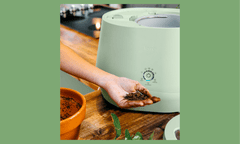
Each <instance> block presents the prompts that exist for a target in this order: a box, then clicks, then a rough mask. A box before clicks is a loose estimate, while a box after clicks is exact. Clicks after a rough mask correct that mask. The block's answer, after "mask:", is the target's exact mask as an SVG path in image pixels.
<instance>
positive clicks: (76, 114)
mask: <svg viewBox="0 0 240 144" xmlns="http://www.w3.org/2000/svg"><path fill="white" fill-rule="evenodd" d="M60 89H65V90H68V91H72V92H75V93H77V94H78V95H79V96H80V97H81V99H82V101H83V103H82V104H81V105H82V107H81V108H80V109H79V110H78V111H77V112H76V113H75V114H74V115H72V116H70V117H68V118H66V119H64V120H61V121H60V124H64V123H67V122H68V121H70V120H72V119H74V118H75V117H77V116H78V115H79V114H81V113H83V111H84V109H85V108H84V107H86V99H85V97H84V96H83V95H82V94H81V93H80V92H78V91H76V90H73V89H70V88H64V87H60Z"/></svg>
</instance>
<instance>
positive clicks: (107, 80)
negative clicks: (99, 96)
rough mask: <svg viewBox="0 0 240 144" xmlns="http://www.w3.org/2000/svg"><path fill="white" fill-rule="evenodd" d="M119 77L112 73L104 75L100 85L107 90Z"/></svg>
mask: <svg viewBox="0 0 240 144" xmlns="http://www.w3.org/2000/svg"><path fill="white" fill-rule="evenodd" d="M118 78H119V77H117V76H115V75H112V74H110V75H107V76H104V77H102V78H101V79H100V82H99V86H100V87H102V88H103V89H105V90H106V89H109V88H110V87H111V85H113V84H114V83H116V82H117V81H118Z"/></svg>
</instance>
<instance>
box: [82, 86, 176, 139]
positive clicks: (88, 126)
mask: <svg viewBox="0 0 240 144" xmlns="http://www.w3.org/2000/svg"><path fill="white" fill-rule="evenodd" d="M85 98H86V101H87V106H86V109H87V110H86V117H85V119H84V121H83V122H82V124H81V128H80V136H79V139H80V140H113V139H114V137H115V136H116V132H115V129H114V125H113V120H112V118H111V113H114V114H116V115H117V116H118V118H119V121H120V124H121V131H122V134H121V136H120V137H119V138H117V140H122V139H124V136H125V129H128V130H129V133H130V135H133V134H135V133H136V132H140V133H142V135H143V139H144V140H147V139H148V138H149V136H150V135H151V134H152V132H153V131H154V137H153V139H154V140H162V139H163V132H164V129H165V126H166V124H167V122H168V121H169V120H170V119H171V118H173V117H174V116H176V115H178V114H179V113H171V114H159V113H149V112H134V111H130V110H124V109H120V108H117V107H115V106H113V105H111V104H110V103H108V102H107V101H106V100H105V99H103V97H102V95H101V91H100V90H97V91H94V92H92V93H89V94H87V95H85Z"/></svg>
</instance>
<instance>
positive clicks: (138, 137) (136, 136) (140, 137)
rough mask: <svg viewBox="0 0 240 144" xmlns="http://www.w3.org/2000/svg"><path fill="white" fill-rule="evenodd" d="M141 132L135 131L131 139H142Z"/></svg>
mask: <svg viewBox="0 0 240 144" xmlns="http://www.w3.org/2000/svg"><path fill="white" fill-rule="evenodd" d="M142 139H143V138H142V134H141V133H140V132H137V133H136V134H135V136H134V137H133V139H132V140H142Z"/></svg>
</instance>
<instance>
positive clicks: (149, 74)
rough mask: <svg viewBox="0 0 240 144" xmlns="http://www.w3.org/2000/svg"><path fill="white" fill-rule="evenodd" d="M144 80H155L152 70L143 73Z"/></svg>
mask: <svg viewBox="0 0 240 144" xmlns="http://www.w3.org/2000/svg"><path fill="white" fill-rule="evenodd" d="M143 78H144V79H145V80H146V81H151V80H153V78H154V73H153V72H152V71H150V70H147V71H145V72H144V73H143Z"/></svg>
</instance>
